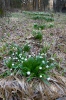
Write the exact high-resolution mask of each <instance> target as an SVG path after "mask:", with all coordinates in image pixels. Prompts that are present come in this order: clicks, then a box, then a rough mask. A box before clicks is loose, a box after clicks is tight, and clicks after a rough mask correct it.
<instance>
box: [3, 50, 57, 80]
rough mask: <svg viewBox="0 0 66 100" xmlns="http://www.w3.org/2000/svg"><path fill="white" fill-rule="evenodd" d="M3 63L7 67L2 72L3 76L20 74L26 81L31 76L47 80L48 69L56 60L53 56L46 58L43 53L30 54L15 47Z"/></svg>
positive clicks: (30, 78) (50, 68) (54, 64)
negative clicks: (6, 69)
mask: <svg viewBox="0 0 66 100" xmlns="http://www.w3.org/2000/svg"><path fill="white" fill-rule="evenodd" d="M4 65H5V66H6V67H7V68H8V71H6V72H5V73H3V74H2V75H3V76H4V77H5V76H8V75H22V76H25V77H26V78H27V79H28V81H30V80H32V79H33V78H38V79H41V80H42V81H47V79H48V78H49V75H50V71H51V70H52V69H53V68H55V66H56V62H55V60H54V58H52V57H50V58H48V57H47V55H46V54H45V53H39V54H38V55H36V56H32V55H29V54H28V55H27V54H26V53H25V52H22V49H20V48H19V49H18V48H17V51H15V52H13V53H12V54H11V56H10V57H8V58H7V59H5V60H4Z"/></svg>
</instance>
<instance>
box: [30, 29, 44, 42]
mask: <svg viewBox="0 0 66 100" xmlns="http://www.w3.org/2000/svg"><path fill="white" fill-rule="evenodd" d="M32 35H33V36H34V38H35V39H38V40H42V38H43V35H42V32H41V30H33V32H32Z"/></svg>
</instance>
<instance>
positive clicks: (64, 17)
mask: <svg viewBox="0 0 66 100" xmlns="http://www.w3.org/2000/svg"><path fill="white" fill-rule="evenodd" d="M9 16H10V17H3V18H0V74H2V73H3V72H5V70H6V69H5V67H4V65H3V59H5V58H6V57H7V56H8V52H9V50H8V48H7V47H6V45H7V44H8V45H10V44H13V43H15V44H18V45H20V46H22V45H24V44H25V43H28V44H30V46H31V53H32V54H33V55H34V54H35V55H37V54H38V53H39V51H40V49H41V46H42V45H43V44H44V43H46V44H49V46H50V48H49V51H48V53H49V54H51V55H54V56H55V57H56V60H57V61H58V62H59V68H58V70H57V69H56V70H54V72H55V73H56V76H55V77H54V80H56V79H57V81H58V82H57V83H58V85H57V83H56V84H54V87H55V86H56V85H57V86H56V88H55V89H57V88H59V89H58V90H56V92H54V94H55V97H54V94H53V96H52V94H51V93H50V95H51V96H49V95H47V91H45V99H42V100H55V99H56V98H59V97H62V96H66V95H65V94H66V87H65V86H66V14H62V13H53V17H54V21H53V22H52V23H53V25H54V27H51V28H46V29H43V30H42V34H43V39H42V41H40V46H39V45H38V44H39V41H36V40H34V39H33V36H32V34H31V33H32V31H33V30H34V27H33V26H34V24H35V23H37V24H44V23H45V21H43V20H34V19H31V18H30V15H29V14H28V15H27V14H25V13H20V12H14V13H11V15H9ZM48 23H49V22H48ZM11 79H12V78H11ZM2 80H3V79H1V83H0V84H4V82H3V83H2ZM4 80H5V79H4ZM16 80H17V79H16ZM12 81H13V80H12ZM17 81H18V80H17ZM61 81H62V82H61ZM53 82H55V81H53ZM38 83H39V82H38ZM60 83H61V84H62V85H60ZM63 84H64V85H63ZM52 85H53V83H52ZM2 88H3V87H2ZM40 88H41V87H40ZM45 88H46V86H45ZM51 88H53V87H51ZM48 91H49V90H48ZM59 91H61V92H60V93H58V92H59ZM57 93H58V94H57ZM36 95H38V93H37V94H36ZM46 95H47V97H49V99H47V97H46ZM53 97H54V98H53ZM39 98H40V97H39ZM2 100H4V99H2ZM8 100H12V99H8ZM14 100H17V99H14ZM18 100H19V99H18ZM20 100H34V99H20ZM35 100H41V99H35ZM60 100H61V99H60Z"/></svg>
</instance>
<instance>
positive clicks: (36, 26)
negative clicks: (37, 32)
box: [34, 23, 46, 30]
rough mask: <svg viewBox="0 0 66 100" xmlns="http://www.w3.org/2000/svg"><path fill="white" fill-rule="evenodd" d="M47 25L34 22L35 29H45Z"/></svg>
mask: <svg viewBox="0 0 66 100" xmlns="http://www.w3.org/2000/svg"><path fill="white" fill-rule="evenodd" d="M45 27H46V25H45V24H44V25H38V24H37V23H35V24H34V29H41V30H43V29H45Z"/></svg>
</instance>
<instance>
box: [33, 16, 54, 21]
mask: <svg viewBox="0 0 66 100" xmlns="http://www.w3.org/2000/svg"><path fill="white" fill-rule="evenodd" d="M32 19H34V20H45V21H46V22H51V21H54V18H53V17H50V16H49V17H48V16H40V15H36V16H33V17H32Z"/></svg>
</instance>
